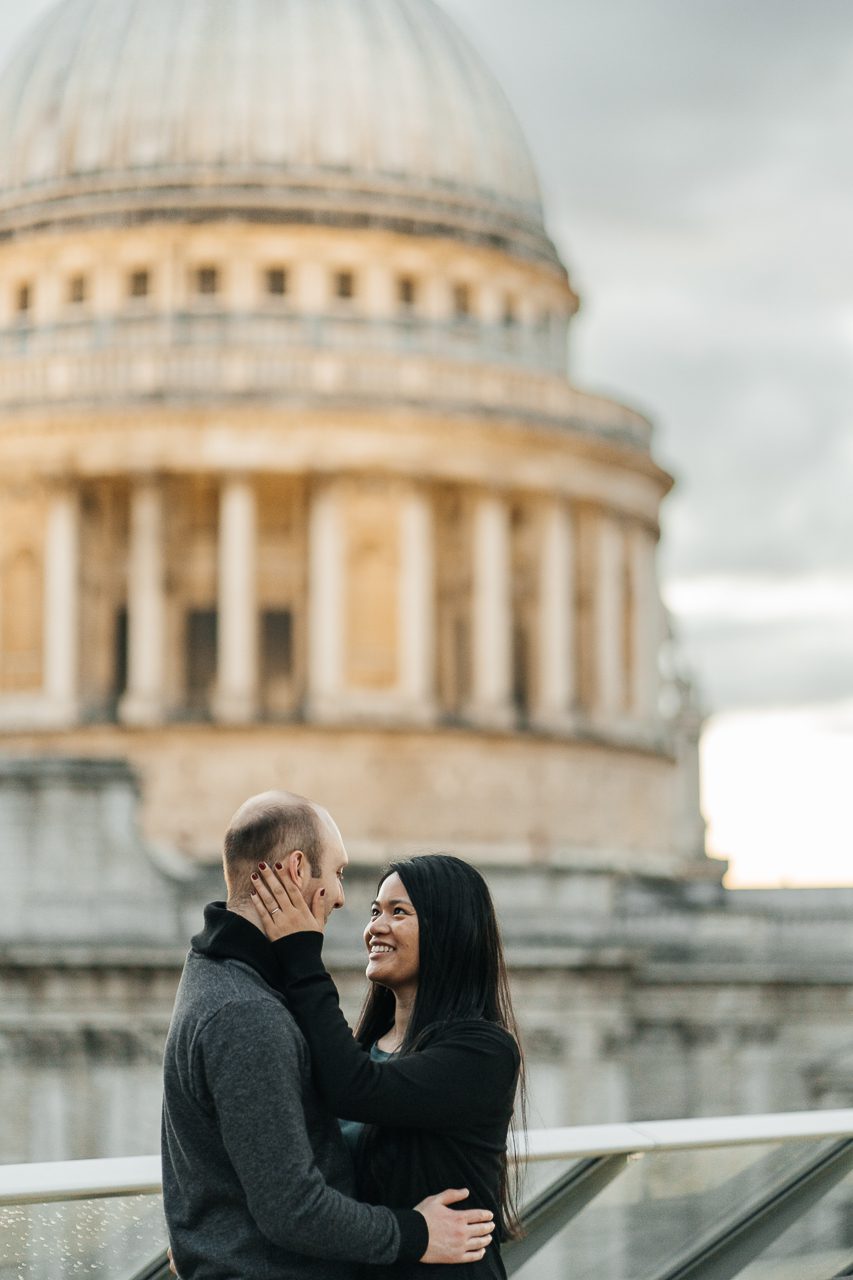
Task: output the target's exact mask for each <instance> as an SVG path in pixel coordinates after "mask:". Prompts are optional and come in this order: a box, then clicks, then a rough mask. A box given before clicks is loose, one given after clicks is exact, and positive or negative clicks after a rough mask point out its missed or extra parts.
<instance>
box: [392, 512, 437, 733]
mask: <svg viewBox="0 0 853 1280" xmlns="http://www.w3.org/2000/svg"><path fill="white" fill-rule="evenodd" d="M400 524H401V528H400V544H401V555H400V591H399V598H400V627H399V635H400V647H401V652H400V686H401V693H402V696H403V704H404V710H405V711H407V712H410V713H411V714H412V715H413V716H415V717H416V718H419V719H431V718H432V717H433V716H434V715H435V627H436V617H435V550H434V537H435V531H434V522H433V512H432V505H431V503H430V500H429V496H428V494H426V493H423V492H421V491H420V490H415V491H413V492H412V493H409V494H406V495H405V497H404V499H403V504H402V508H401V514H400Z"/></svg>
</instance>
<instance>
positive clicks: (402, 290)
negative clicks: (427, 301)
mask: <svg viewBox="0 0 853 1280" xmlns="http://www.w3.org/2000/svg"><path fill="white" fill-rule="evenodd" d="M417 293H418V287H417V284H416V283H415V281H414V280H413V279H412V277H411V276H400V278H399V280H398V281H397V298H398V300H399V302H400V306H401V307H413V306H414V305H415V302H416V301H417Z"/></svg>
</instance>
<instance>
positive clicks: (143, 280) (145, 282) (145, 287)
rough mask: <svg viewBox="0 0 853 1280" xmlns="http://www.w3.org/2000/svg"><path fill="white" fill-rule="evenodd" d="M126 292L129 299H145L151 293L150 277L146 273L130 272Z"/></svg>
mask: <svg viewBox="0 0 853 1280" xmlns="http://www.w3.org/2000/svg"><path fill="white" fill-rule="evenodd" d="M127 291H128V293H129V294H130V296H131V298H147V297H148V295H149V293H150V292H151V276H150V274H149V272H147V271H131V273H130V279H129V280H128V286H127Z"/></svg>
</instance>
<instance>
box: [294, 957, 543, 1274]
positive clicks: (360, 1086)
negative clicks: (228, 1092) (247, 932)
mask: <svg viewBox="0 0 853 1280" xmlns="http://www.w3.org/2000/svg"><path fill="white" fill-rule="evenodd" d="M322 945H323V935H322V934H321V933H314V932H306V933H296V934H291V935H290V936H289V937H286V938H282V939H280V940H279V941H278V942H275V943H273V949H274V951H275V952H276V955H277V958H278V960H279V963H280V967H281V991H282V994H283V995H284V996H285V998H286V1000H287V1003H288V1006H289V1007H290V1009H291V1011H292V1013H293V1016H294V1017H295V1018H296V1020H297V1022H298V1023H299V1026H300V1028H301V1029H302V1031H303V1033H304V1035H305V1038H306V1040H307V1041H308V1046H309V1048H310V1050H311V1060H312V1067H313V1074H314V1080H315V1083H316V1085H317V1088H318V1089H319V1092H320V1095H321V1097H322V1098H323V1099H324V1101H325V1102H326V1104H327V1105H328V1107H329V1108H330V1110H331V1111H333V1112H334V1114H335V1115H337V1116H339V1117H340V1118H341V1119H342V1120H360V1121H362V1122H363V1123H364V1124H366V1125H369V1126H375V1127H372V1128H371V1130H370V1131H369V1134H368V1135H367V1137H366V1141H363V1142H362V1143H361V1144H360V1152H361V1153H362V1154H363V1158H362V1159H361V1160H359V1162H358V1163H359V1165H360V1166H361V1167H360V1168H359V1169H358V1171H357V1172H358V1175H359V1195H360V1196H361V1197H362V1198H363V1199H367V1200H370V1201H372V1202H374V1203H377V1204H385V1205H388V1206H389V1207H390V1208H412V1207H413V1206H414V1205H416V1204H418V1203H419V1202H420V1201H421V1200H423V1199H425V1197H427V1196H431V1195H435V1194H436V1193H437V1192H439V1191H445V1190H447V1189H448V1188H450V1187H467V1188H468V1190H469V1191H470V1193H471V1194H470V1198H469V1199H468V1200H466V1201H464V1202H462V1203H460V1205H459V1206H457V1207H459V1208H471V1207H476V1208H478V1209H479V1208H483V1209H491V1210H492V1212H493V1213H494V1215H495V1222H496V1223H497V1224H498V1230H497V1231H496V1232H495V1240H494V1242H493V1243H492V1245H491V1246H490V1247H489V1249H488V1250H487V1252H486V1256H485V1257H484V1258H483V1259H482V1260H481V1261H480V1262H474V1263H465V1264H459V1265H457V1266H437V1265H434V1266H433V1265H427V1264H424V1263H402V1264H397V1265H394V1266H391V1267H382V1268H377V1269H376V1270H375V1272H371V1274H375V1275H376V1277H377V1280H378V1278H379V1277H380V1276H381V1277H386V1278H387V1280H391V1277H393V1278H394V1280H403V1278H404V1277H405V1278H406V1280H409V1278H411V1280H415V1278H417V1280H425V1278H426V1276H427V1275H431V1274H433V1273H435V1274H436V1276H437V1277H438V1276H441V1277H443V1278H444V1280H451V1277H454V1278H456V1277H458V1278H459V1280H462V1278H463V1277H464V1278H466V1280H487V1278H489V1280H492V1278H495V1277H497V1278H500V1280H503V1277H504V1276H505V1274H506V1273H505V1271H504V1267H503V1263H502V1262H501V1258H500V1249H499V1247H498V1243H497V1241H498V1239H499V1237H500V1234H501V1231H500V1213H499V1210H500V1205H499V1188H500V1177H501V1169H502V1158H503V1155H504V1153H505V1151H506V1144H507V1133H508V1130H509V1125H510V1120H511V1118H512V1110H513V1104H514V1100H515V1090H516V1084H517V1081H518V1071H519V1063H520V1055H519V1051H518V1047H517V1045H516V1043H515V1040H514V1039H513V1038H512V1036H511V1035H510V1034H509V1033H508V1032H507V1031H505V1030H504V1029H503V1028H502V1027H498V1026H496V1025H495V1024H494V1023H491V1022H485V1021H482V1020H479V1021H466V1022H455V1023H451V1024H449V1025H446V1026H443V1027H441V1028H440V1029H439V1030H437V1031H436V1032H435V1034H434V1035H433V1036H432V1037H430V1039H429V1040H428V1042H427V1043H426V1044H425V1045H424V1047H423V1048H422V1049H420V1050H418V1051H417V1052H415V1053H411V1054H406V1055H405V1056H404V1057H402V1058H397V1057H393V1058H391V1059H390V1060H389V1061H388V1062H376V1061H374V1060H373V1059H372V1058H371V1057H370V1054H369V1052H368V1050H367V1049H365V1048H364V1047H363V1046H362V1045H361V1044H359V1042H358V1041H357V1040H356V1039H355V1038H354V1036H353V1034H352V1032H351V1031H350V1029H349V1027H348V1026H347V1023H346V1019H345V1018H344V1016H343V1014H342V1012H341V1009H340V1004H339V1002H338V993H337V990H336V988H335V984H334V982H333V981H332V979H331V977H330V976H329V974H328V972H327V971H326V969H325V966H324V965H323V960H322V956H321V951H322Z"/></svg>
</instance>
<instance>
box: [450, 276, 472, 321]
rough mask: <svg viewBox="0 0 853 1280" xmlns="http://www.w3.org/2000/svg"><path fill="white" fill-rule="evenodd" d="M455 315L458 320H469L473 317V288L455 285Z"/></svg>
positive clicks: (465, 285) (466, 285)
mask: <svg viewBox="0 0 853 1280" xmlns="http://www.w3.org/2000/svg"><path fill="white" fill-rule="evenodd" d="M453 314H454V315H455V316H456V319H457V320H467V319H469V317H470V315H471V286H470V285H468V284H455V285H454V286H453Z"/></svg>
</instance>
